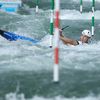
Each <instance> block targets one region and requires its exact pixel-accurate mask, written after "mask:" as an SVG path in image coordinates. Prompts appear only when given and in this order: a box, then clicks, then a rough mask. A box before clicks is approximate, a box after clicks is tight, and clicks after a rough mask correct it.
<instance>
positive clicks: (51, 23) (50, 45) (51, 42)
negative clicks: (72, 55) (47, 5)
mask: <svg viewBox="0 0 100 100" xmlns="http://www.w3.org/2000/svg"><path fill="white" fill-rule="evenodd" d="M51 1H52V2H51V17H50V44H49V47H50V48H52V46H53V28H54V23H53V22H54V0H51Z"/></svg>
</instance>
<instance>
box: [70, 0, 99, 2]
mask: <svg viewBox="0 0 100 100" xmlns="http://www.w3.org/2000/svg"><path fill="white" fill-rule="evenodd" d="M72 1H75V2H79V0H72ZM84 1H85V2H92V0H83V2H84ZM96 2H100V0H96Z"/></svg>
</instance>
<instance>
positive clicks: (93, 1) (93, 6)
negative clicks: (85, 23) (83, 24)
mask: <svg viewBox="0 0 100 100" xmlns="http://www.w3.org/2000/svg"><path fill="white" fill-rule="evenodd" d="M94 11H95V0H92V36H93V35H94V24H95V21H94V20H95V18H94Z"/></svg>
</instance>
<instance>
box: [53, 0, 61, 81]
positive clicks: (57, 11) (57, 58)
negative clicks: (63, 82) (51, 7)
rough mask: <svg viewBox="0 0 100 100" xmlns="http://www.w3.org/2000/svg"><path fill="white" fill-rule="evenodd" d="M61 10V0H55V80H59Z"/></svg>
mask: <svg viewBox="0 0 100 100" xmlns="http://www.w3.org/2000/svg"><path fill="white" fill-rule="evenodd" d="M59 10H60V0H55V30H54V71H53V81H54V82H59V13H60V12H59Z"/></svg>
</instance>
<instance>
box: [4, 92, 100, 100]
mask: <svg viewBox="0 0 100 100" xmlns="http://www.w3.org/2000/svg"><path fill="white" fill-rule="evenodd" d="M5 100H100V95H97V96H95V95H93V94H90V95H88V96H86V97H80V98H78V97H71V98H66V97H62V96H56V97H51V98H46V97H40V96H33V97H32V98H25V96H24V94H23V93H22V94H16V93H8V94H6V95H5Z"/></svg>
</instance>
